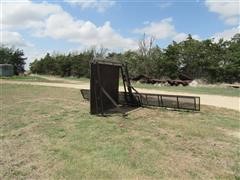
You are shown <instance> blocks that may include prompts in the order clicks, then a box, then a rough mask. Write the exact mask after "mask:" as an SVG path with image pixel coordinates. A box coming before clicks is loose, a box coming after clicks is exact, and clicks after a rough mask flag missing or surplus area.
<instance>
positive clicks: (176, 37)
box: [173, 33, 201, 42]
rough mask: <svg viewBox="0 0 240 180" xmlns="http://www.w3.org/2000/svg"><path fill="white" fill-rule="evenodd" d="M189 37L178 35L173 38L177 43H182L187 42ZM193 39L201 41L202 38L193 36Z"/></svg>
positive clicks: (184, 34) (183, 34) (182, 34)
mask: <svg viewBox="0 0 240 180" xmlns="http://www.w3.org/2000/svg"><path fill="white" fill-rule="evenodd" d="M187 37H188V34H186V33H177V34H176V35H175V36H174V37H173V40H174V41H176V42H181V41H184V40H186V39H187ZM192 38H193V39H196V40H201V38H200V37H199V36H198V35H192Z"/></svg>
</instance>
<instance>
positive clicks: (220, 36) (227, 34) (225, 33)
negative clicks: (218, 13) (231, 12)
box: [212, 26, 240, 42]
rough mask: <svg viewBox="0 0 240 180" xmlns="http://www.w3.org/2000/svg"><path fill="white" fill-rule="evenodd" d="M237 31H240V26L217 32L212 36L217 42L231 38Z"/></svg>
mask: <svg viewBox="0 0 240 180" xmlns="http://www.w3.org/2000/svg"><path fill="white" fill-rule="evenodd" d="M237 33H240V26H239V27H235V28H232V29H227V30H225V31H223V32H218V33H215V34H214V35H213V36H212V38H214V40H215V42H218V41H219V40H220V39H224V40H230V39H231V38H232V37H233V36H234V35H235V34H237Z"/></svg>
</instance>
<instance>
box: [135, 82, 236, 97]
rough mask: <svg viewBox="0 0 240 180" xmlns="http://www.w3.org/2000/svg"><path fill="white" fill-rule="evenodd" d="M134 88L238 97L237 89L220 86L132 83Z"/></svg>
mask: <svg viewBox="0 0 240 180" xmlns="http://www.w3.org/2000/svg"><path fill="white" fill-rule="evenodd" d="M133 86H134V87H137V88H146V89H157V90H162V91H170V92H185V93H195V94H212V95H223V96H238V97H239V96H240V89H239V88H232V87H220V86H215V87H214V86H213V87H211V86H202V87H191V86H161V87H159V86H154V85H151V84H140V83H133Z"/></svg>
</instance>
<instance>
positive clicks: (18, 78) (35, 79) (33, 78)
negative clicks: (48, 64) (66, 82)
mask: <svg viewBox="0 0 240 180" xmlns="http://www.w3.org/2000/svg"><path fill="white" fill-rule="evenodd" d="M0 79H3V80H10V81H30V82H62V81H57V80H55V81H52V80H48V79H46V78H44V77H41V76H12V77H3V76H0Z"/></svg>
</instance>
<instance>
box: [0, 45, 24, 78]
mask: <svg viewBox="0 0 240 180" xmlns="http://www.w3.org/2000/svg"><path fill="white" fill-rule="evenodd" d="M26 59H27V58H25V57H24V52H23V51H22V50H19V49H14V48H9V47H4V46H0V64H12V65H13V67H14V74H15V75H18V74H19V73H23V72H24V71H25V70H24V65H25V60H26Z"/></svg>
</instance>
